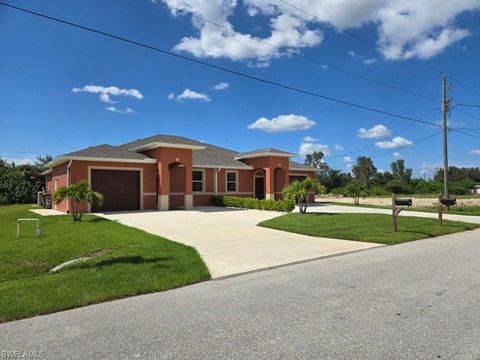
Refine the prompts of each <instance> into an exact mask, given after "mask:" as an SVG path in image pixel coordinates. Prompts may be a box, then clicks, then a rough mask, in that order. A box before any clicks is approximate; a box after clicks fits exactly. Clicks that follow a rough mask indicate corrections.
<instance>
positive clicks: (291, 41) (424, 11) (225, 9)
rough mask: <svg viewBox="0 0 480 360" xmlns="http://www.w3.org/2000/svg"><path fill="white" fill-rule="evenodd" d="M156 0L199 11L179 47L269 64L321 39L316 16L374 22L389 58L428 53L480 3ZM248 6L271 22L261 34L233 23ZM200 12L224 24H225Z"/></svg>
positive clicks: (345, 23) (454, 36)
mask: <svg viewBox="0 0 480 360" xmlns="http://www.w3.org/2000/svg"><path fill="white" fill-rule="evenodd" d="M153 1H162V2H163V3H165V4H166V5H168V6H171V7H175V8H176V9H173V8H171V10H170V11H171V13H172V15H174V16H180V15H190V14H192V15H195V16H197V17H192V24H193V27H194V28H195V29H196V31H197V34H195V35H191V36H186V37H184V38H182V39H181V40H180V41H179V43H178V44H177V45H176V46H175V50H177V51H186V52H189V53H191V54H193V55H195V56H198V57H213V58H219V57H225V58H228V59H231V60H257V61H260V63H267V64H268V62H269V60H270V59H272V58H277V57H280V56H288V54H289V51H299V50H300V49H302V48H307V47H314V46H318V45H319V44H321V43H322V40H323V34H322V32H320V31H319V30H318V27H319V26H323V24H322V23H321V22H320V21H319V20H318V19H322V20H324V21H326V22H329V23H331V24H333V25H335V26H339V27H342V28H345V29H352V28H358V27H361V26H363V25H369V26H374V27H375V28H376V30H377V33H378V39H377V43H378V45H380V46H379V48H378V49H379V51H380V52H381V53H382V55H383V56H384V58H386V59H389V60H399V59H406V58H412V57H418V58H421V59H428V58H431V57H433V56H435V55H437V54H439V53H440V52H442V51H443V50H444V49H445V48H447V47H448V46H450V45H451V44H453V43H455V42H458V41H459V40H461V39H463V38H465V37H466V36H468V35H469V34H470V32H469V31H468V30H467V29H463V28H460V27H458V25H457V24H455V19H456V17H457V16H458V15H459V14H461V13H463V12H466V11H472V10H476V9H479V8H480V2H479V1H478V0H450V1H448V2H445V0H423V1H418V0H388V1H385V0H363V1H358V0H322V1H313V0H290V1H289V3H291V4H293V5H294V6H295V7H298V8H300V9H305V10H306V11H308V13H309V14H312V15H313V16H311V15H308V14H307V13H303V12H301V11H298V10H296V9H295V8H293V7H291V6H288V5H287V4H285V3H282V2H279V1H278V0H244V1H243V2H239V1H237V0H217V1H200V0H153ZM244 6H246V10H247V14H248V15H249V16H262V17H261V18H265V19H266V21H267V22H268V24H269V27H270V34H269V35H267V36H265V37H263V38H259V37H256V36H254V35H252V34H249V33H240V32H239V31H237V30H236V29H235V27H234V25H233V24H232V22H231V20H230V18H231V17H233V16H234V15H235V14H236V12H239V11H243V10H244ZM315 17H318V19H315ZM199 18H204V19H207V20H209V21H211V22H214V23H216V24H220V25H221V26H222V27H223V28H220V27H217V26H215V25H213V24H211V23H208V22H206V21H202V20H201V19H199ZM259 18H260V17H259ZM225 28H226V29H231V31H228V30H226V29H225ZM255 39H259V40H261V41H265V42H268V43H270V44H272V45H274V46H269V45H268V44H266V43H264V42H260V41H256V40H255ZM362 61H363V62H364V63H365V64H367V65H368V64H371V63H373V62H374V61H375V59H374V58H364V59H362ZM252 64H255V61H253V62H252Z"/></svg>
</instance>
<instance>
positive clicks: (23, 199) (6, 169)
mask: <svg viewBox="0 0 480 360" xmlns="http://www.w3.org/2000/svg"><path fill="white" fill-rule="evenodd" d="M51 160H52V157H51V156H49V155H46V156H38V157H37V159H36V160H35V161H34V162H33V163H32V164H21V165H17V164H15V163H14V162H8V161H7V160H5V159H2V158H0V205H6V204H27V203H35V202H37V192H39V191H41V190H42V189H43V188H44V187H45V177H44V176H42V175H40V174H41V172H42V171H44V170H45V164H46V163H48V162H49V161H51Z"/></svg>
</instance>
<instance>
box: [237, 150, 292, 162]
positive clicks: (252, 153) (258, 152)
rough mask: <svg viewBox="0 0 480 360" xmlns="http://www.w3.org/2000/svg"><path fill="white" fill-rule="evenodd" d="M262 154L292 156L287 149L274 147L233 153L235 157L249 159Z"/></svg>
mask: <svg viewBox="0 0 480 360" xmlns="http://www.w3.org/2000/svg"><path fill="white" fill-rule="evenodd" d="M262 156H285V157H292V156H294V154H292V153H289V152H287V151H283V150H279V149H275V148H271V147H269V148H263V149H258V150H253V151H247V152H243V153H237V154H236V155H235V159H238V160H239V159H251V158H255V157H262Z"/></svg>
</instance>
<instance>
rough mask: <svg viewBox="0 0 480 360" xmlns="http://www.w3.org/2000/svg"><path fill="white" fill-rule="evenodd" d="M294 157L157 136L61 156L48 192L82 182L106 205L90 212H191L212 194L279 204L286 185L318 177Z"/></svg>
mask: <svg viewBox="0 0 480 360" xmlns="http://www.w3.org/2000/svg"><path fill="white" fill-rule="evenodd" d="M293 155H294V154H292V153H289V152H286V151H282V150H278V149H275V148H265V149H259V150H254V151H249V152H244V153H238V152H236V151H233V150H229V149H225V148H222V147H219V146H215V145H210V144H206V143H203V142H199V141H195V140H192V139H188V138H185V137H181V136H171V135H155V136H151V137H148V138H145V139H139V140H136V141H132V142H129V143H126V144H123V145H119V146H112V145H107V144H104V145H98V146H92V147H89V148H86V149H82V150H79V151H75V152H71V153H68V154H64V155H61V156H59V157H57V158H55V159H54V160H53V161H51V162H50V163H49V164H47V167H48V170H47V171H46V172H45V173H44V175H45V176H46V180H47V181H46V183H47V191H48V192H49V193H52V192H54V191H55V190H56V189H58V188H59V187H61V186H67V185H69V184H73V183H76V182H78V181H81V180H84V181H87V182H88V184H89V185H90V186H91V187H92V188H93V189H94V190H96V191H99V192H101V193H102V194H103V195H104V202H103V205H102V206H101V207H94V208H92V209H86V210H88V211H124V210H154V209H158V210H169V209H191V208H192V207H194V206H204V205H210V199H211V197H212V195H235V196H247V197H256V198H259V199H280V198H281V197H282V188H283V187H284V186H285V185H286V184H288V183H289V182H291V181H293V180H298V179H303V178H305V177H313V176H314V175H315V169H312V168H311V167H309V166H306V165H303V164H299V163H296V162H293V161H290V158H291V157H292V156H293ZM312 195H313V194H312ZM71 206H72V204H71V202H69V201H64V202H62V203H60V204H58V205H54V209H56V210H60V211H63V212H69V210H70V208H71Z"/></svg>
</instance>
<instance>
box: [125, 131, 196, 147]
mask: <svg viewBox="0 0 480 360" xmlns="http://www.w3.org/2000/svg"><path fill="white" fill-rule="evenodd" d="M155 142H158V143H167V144H172V145H175V144H179V145H192V146H205V144H204V143H202V142H200V141H196V140H192V139H188V138H186V137H183V136H175V135H163V134H159V135H154V136H150V137H147V138H144V139H138V140H135V141H131V142H129V143H126V144H123V145H120V147H122V148H126V149H135V148H138V147H140V146H143V145H147V144H150V143H155Z"/></svg>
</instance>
